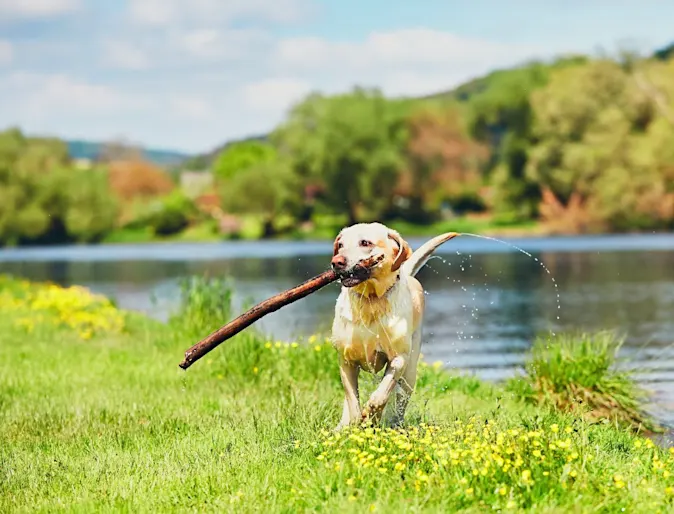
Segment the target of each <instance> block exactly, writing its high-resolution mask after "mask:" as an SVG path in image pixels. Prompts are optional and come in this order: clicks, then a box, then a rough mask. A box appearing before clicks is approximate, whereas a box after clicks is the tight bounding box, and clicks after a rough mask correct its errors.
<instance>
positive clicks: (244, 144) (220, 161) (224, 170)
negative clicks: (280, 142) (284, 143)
mask: <svg viewBox="0 0 674 514" xmlns="http://www.w3.org/2000/svg"><path fill="white" fill-rule="evenodd" d="M275 158H276V149H275V148H274V147H273V146H271V145H269V144H267V143H265V142H262V141H255V140H251V141H241V142H239V143H233V144H231V145H229V146H228V147H227V148H225V149H224V150H223V151H222V152H220V154H219V155H218V156H217V158H216V159H215V162H214V163H213V167H212V170H213V173H214V174H215V176H216V177H217V178H218V179H220V180H222V181H225V182H226V181H228V180H231V179H232V178H234V177H236V175H237V174H238V173H239V172H243V171H246V170H247V169H249V168H251V167H253V166H257V165H260V164H265V163H270V162H273V161H274V160H275Z"/></svg>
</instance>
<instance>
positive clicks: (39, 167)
mask: <svg viewBox="0 0 674 514" xmlns="http://www.w3.org/2000/svg"><path fill="white" fill-rule="evenodd" d="M108 189H109V186H108V178H107V173H106V172H105V171H104V170H78V169H74V168H72V167H71V166H70V163H69V160H68V152H67V147H66V146H65V144H63V143H62V142H60V141H57V140H52V139H40V138H27V137H25V136H24V135H23V134H22V133H21V132H20V131H18V130H15V129H11V130H8V131H5V132H2V133H0V244H5V245H7V244H18V243H31V242H64V241H78V242H88V241H97V240H99V239H100V238H101V237H102V236H103V235H104V234H106V233H107V232H108V231H109V230H111V229H112V227H113V226H114V224H115V221H116V217H117V205H116V203H115V201H114V199H113V198H112V197H111V195H110V194H109V192H108Z"/></svg>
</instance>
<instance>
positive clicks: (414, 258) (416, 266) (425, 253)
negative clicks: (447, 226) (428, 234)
mask: <svg viewBox="0 0 674 514" xmlns="http://www.w3.org/2000/svg"><path fill="white" fill-rule="evenodd" d="M458 235H460V234H459V233H458V232H446V233H445V234H440V235H439V236H435V237H434V238H433V239H429V240H428V241H426V242H425V243H424V244H422V245H421V246H420V247H419V248H417V249H416V250H415V251H414V252H413V253H412V255H411V256H410V258H409V259H407V260H406V261H405V262H403V265H402V266H401V267H400V268H401V272H402V273H403V274H405V275H407V276H410V277H413V276H415V275H416V274H417V273H419V270H420V269H421V268H423V267H424V265H425V264H426V263H427V262H428V259H430V257H431V255H432V254H433V252H434V251H435V250H436V249H437V248H438V247H439V246H440V245H441V244H443V243H445V242H447V241H449V240H450V239H453V238H455V237H456V236H458Z"/></svg>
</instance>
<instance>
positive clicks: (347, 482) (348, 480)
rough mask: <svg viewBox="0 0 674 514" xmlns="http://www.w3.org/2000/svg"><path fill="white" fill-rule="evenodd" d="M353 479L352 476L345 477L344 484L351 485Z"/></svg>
mask: <svg viewBox="0 0 674 514" xmlns="http://www.w3.org/2000/svg"><path fill="white" fill-rule="evenodd" d="M354 482H355V480H354V479H353V478H347V480H346V485H353V484H354Z"/></svg>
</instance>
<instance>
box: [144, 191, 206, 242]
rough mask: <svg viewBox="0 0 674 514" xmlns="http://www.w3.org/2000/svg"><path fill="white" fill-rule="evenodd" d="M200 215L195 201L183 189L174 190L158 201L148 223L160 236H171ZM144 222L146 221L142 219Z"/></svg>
mask: <svg viewBox="0 0 674 514" xmlns="http://www.w3.org/2000/svg"><path fill="white" fill-rule="evenodd" d="M197 216H198V212H197V209H196V206H195V205H194V202H193V201H192V200H191V199H190V198H188V197H187V196H185V194H184V193H182V192H181V191H178V190H176V191H173V192H172V193H170V194H169V195H167V196H166V197H164V198H162V199H161V200H159V202H157V204H156V207H155V208H154V209H153V211H152V212H151V214H150V215H149V217H148V219H147V221H146V223H147V224H148V225H149V226H150V227H152V229H153V230H154V233H155V234H157V235H159V236H169V235H172V234H177V233H178V232H180V231H182V230H184V229H185V228H187V226H188V225H189V224H190V222H191V221H192V220H194V219H195V218H196V217H197ZM140 223H141V224H142V223H144V221H142V220H141V221H140Z"/></svg>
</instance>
